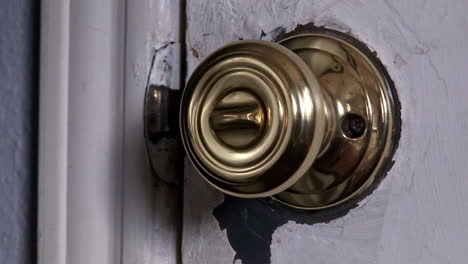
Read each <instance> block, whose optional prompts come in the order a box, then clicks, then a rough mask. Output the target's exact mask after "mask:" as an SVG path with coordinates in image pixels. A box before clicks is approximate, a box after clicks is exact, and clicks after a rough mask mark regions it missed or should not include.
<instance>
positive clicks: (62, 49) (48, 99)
mask: <svg viewBox="0 0 468 264" xmlns="http://www.w3.org/2000/svg"><path fill="white" fill-rule="evenodd" d="M69 6H70V2H69V1H61V0H45V1H43V2H42V6H41V52H40V71H41V73H40V87H41V90H40V93H39V94H40V99H39V100H40V105H39V106H40V108H39V162H38V163H39V168H38V170H39V181H38V194H39V196H38V263H40V264H45V263H48V264H59V263H66V238H67V237H66V231H67V230H66V229H67V166H68V165H67V164H68V162H67V157H68V155H67V134H68V89H67V88H66V87H68V64H69V58H68V57H69V56H68V50H69V41H68V32H69V21H70V12H69V11H70V10H69ZM64 87H65V88H64Z"/></svg>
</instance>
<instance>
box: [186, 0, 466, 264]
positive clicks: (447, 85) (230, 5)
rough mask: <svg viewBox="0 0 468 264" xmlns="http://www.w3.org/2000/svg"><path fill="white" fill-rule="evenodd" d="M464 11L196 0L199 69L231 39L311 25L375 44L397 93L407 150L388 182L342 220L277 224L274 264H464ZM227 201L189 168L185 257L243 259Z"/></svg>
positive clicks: (429, 2)
mask: <svg viewBox="0 0 468 264" xmlns="http://www.w3.org/2000/svg"><path fill="white" fill-rule="evenodd" d="M466 10H468V2H467V1H463V0H451V1H437V0H415V1H406V0H392V1H390V0H376V1H371V0H367V1H365V0H348V1H339V0H325V1H323V0H322V1H318V0H312V1H311V0H290V1H268V0H257V1H241V0H229V1H225V0H214V1H213V0H188V1H187V16H188V17H187V19H188V20H187V25H188V28H187V54H188V71H189V73H190V72H191V71H192V70H193V69H194V67H195V66H196V65H197V64H198V63H199V61H200V60H201V59H203V58H204V57H205V56H206V55H208V54H209V53H210V52H211V51H213V50H215V49H216V48H218V47H220V46H221V45H223V44H225V43H228V42H230V41H234V40H237V39H239V38H243V39H258V38H260V36H261V35H262V32H263V33H265V34H266V35H267V38H268V37H269V35H271V34H275V32H277V31H275V29H278V28H285V29H286V31H290V30H292V29H294V28H295V27H296V26H297V25H298V24H305V23H310V22H313V23H315V24H316V25H318V26H322V25H323V26H326V27H329V28H334V29H338V30H340V31H344V32H348V33H350V34H352V35H353V36H355V37H357V38H358V39H360V40H362V41H363V42H365V43H366V44H368V45H369V47H370V48H371V49H373V50H375V51H376V52H377V53H378V56H379V58H380V59H381V61H382V62H383V64H384V65H385V66H386V68H387V70H388V72H389V74H390V76H391V77H392V79H393V80H394V81H395V85H396V88H397V91H398V93H399V98H400V101H401V105H402V122H403V124H402V135H401V141H400V147H399V149H398V150H397V152H396V155H395V157H394V159H395V165H394V166H393V168H392V169H391V171H390V172H389V173H388V176H387V177H386V178H385V180H384V181H383V183H382V184H381V185H380V187H379V188H378V189H377V190H376V191H375V192H374V193H372V194H371V195H370V196H368V197H367V198H366V199H365V200H363V201H362V202H361V203H360V204H359V205H358V207H357V208H354V209H352V210H351V211H349V212H348V213H347V214H346V215H344V216H342V217H338V218H336V219H334V220H331V221H327V222H322V223H315V224H307V223H298V222H297V221H295V220H291V221H289V222H287V223H285V224H284V225H281V226H280V227H278V228H277V229H276V230H275V231H274V233H273V236H272V241H271V245H270V253H271V258H270V261H271V263H275V264H284V263H291V264H292V263H297V264H302V263H330V264H338V263H360V264H370V263H379V264H387V263H388V264H390V263H415V264H416V263H421V264H423V263H424V264H428V263H434V264H439V263H460V264H461V263H466V252H468V239H467V237H468V227H467V226H466V223H467V222H468V202H467V201H468V191H467V189H468V180H467V178H466V176H467V170H468V162H467V154H466V153H467V146H468V132H467V129H468V119H467V115H468V104H467V103H466V101H467V98H468V89H467V85H468V80H467V77H466V74H465V71H466V69H468V51H467V50H466V46H467V44H468V16H466ZM222 202H223V196H222V195H220V194H219V193H217V192H216V191H214V190H212V189H211V188H209V187H207V186H206V185H205V183H203V182H201V180H200V177H199V176H198V175H197V174H196V173H195V172H194V171H191V170H190V169H188V173H187V181H186V185H185V206H184V210H185V211H184V217H185V218H184V241H183V259H184V263H232V262H233V261H234V256H235V255H236V254H237V256H239V251H236V250H235V249H233V248H232V245H231V244H230V242H232V240H231V239H230V238H229V236H230V229H229V228H227V229H224V228H225V227H224V228H221V229H220V228H219V227H220V226H219V223H218V222H217V219H216V217H215V216H213V210H214V209H215V208H216V207H217V206H218V205H219V204H221V203H222ZM241 212H242V210H240V211H239V212H237V213H239V214H240V213H241ZM247 218H248V217H246V218H245V219H247ZM239 225H241V223H239ZM236 231H239V230H236ZM231 232H232V231H231ZM246 242H248V241H246ZM236 261H237V262H236V263H241V262H242V263H244V264H248V263H253V262H252V261H251V260H249V259H237V260H236ZM257 264H263V263H257Z"/></svg>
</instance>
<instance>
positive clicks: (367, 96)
mask: <svg viewBox="0 0 468 264" xmlns="http://www.w3.org/2000/svg"><path fill="white" fill-rule="evenodd" d="M153 89H154V87H153ZM149 90H151V89H149ZM148 94H150V95H151V93H150V92H147V99H146V107H145V124H146V130H147V142H148V146H150V147H151V145H154V144H156V143H155V142H158V140H159V138H157V136H156V140H155V139H154V138H153V139H151V138H150V137H149V136H148V135H149V134H148V130H149V129H150V128H151V129H153V130H154V126H151V125H152V122H157V123H158V124H161V122H162V123H164V122H167V123H169V121H168V120H166V121H164V120H155V117H154V113H155V111H157V109H159V108H161V105H160V103H159V104H158V103H157V102H156V101H155V100H154V98H153V97H154V96H149V95H148ZM394 96H395V94H394V91H393V89H392V87H391V85H390V81H389V79H388V78H387V74H386V73H385V71H384V69H383V67H381V66H380V64H379V63H378V62H376V61H375V60H374V59H373V58H372V57H371V56H369V54H368V53H366V52H365V51H363V50H362V48H360V47H359V46H356V45H355V43H354V42H352V41H350V40H348V39H346V38H343V37H341V35H333V34H326V33H314V34H301V35H295V36H291V37H288V38H286V39H283V40H281V41H279V42H277V43H274V42H267V41H258V40H241V41H236V42H233V43H230V44H227V45H226V46H224V47H222V48H220V49H218V50H217V51H215V52H214V53H212V54H211V55H209V56H208V57H207V58H206V59H205V60H203V61H202V62H201V63H200V65H199V66H198V67H197V68H196V69H195V71H194V72H193V73H192V75H191V77H190V78H189V80H188V82H187V85H186V87H185V89H184V91H183V94H182V98H181V99H180V111H179V126H180V140H181V141H182V144H183V146H184V149H185V151H186V154H187V156H188V157H189V159H190V160H191V162H192V164H193V165H194V167H195V168H196V169H197V171H198V172H199V174H200V175H201V176H202V177H203V178H204V179H205V180H206V181H207V182H208V183H209V184H210V185H212V186H213V187H215V188H216V189H218V190H220V191H222V192H224V193H227V194H230V195H233V196H238V197H245V198H257V197H268V196H272V197H273V198H274V199H275V200H277V201H279V202H281V203H283V204H286V205H288V206H291V207H295V208H300V209H320V208H326V207H330V206H333V205H337V204H340V203H342V202H344V201H346V200H348V199H350V198H351V197H354V196H355V195H357V194H359V193H362V192H363V191H364V190H365V189H367V188H368V187H369V186H370V184H371V183H372V182H374V181H376V179H378V178H379V176H380V174H381V173H382V170H383V168H385V166H386V165H387V164H388V163H389V161H390V159H391V154H392V153H393V151H394V147H395V144H396V140H397V139H396V136H397V133H396V131H397V122H398V120H399V119H398V116H397V111H398V110H397V109H395V103H394ZM177 100H179V99H177ZM158 107H159V108H158ZM151 113H153V115H151ZM166 118H167V119H170V118H169V117H166ZM156 119H157V118H156ZM159 119H164V117H161V116H159ZM172 119H174V118H172ZM172 129H174V126H173V128H172ZM150 158H152V159H153V165H154V166H157V161H156V160H154V158H153V157H152V156H151V155H150Z"/></svg>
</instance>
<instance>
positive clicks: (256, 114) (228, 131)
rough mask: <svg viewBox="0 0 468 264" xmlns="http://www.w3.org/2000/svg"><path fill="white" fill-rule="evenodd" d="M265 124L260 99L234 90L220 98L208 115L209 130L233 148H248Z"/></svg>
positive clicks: (258, 136) (261, 131)
mask: <svg viewBox="0 0 468 264" xmlns="http://www.w3.org/2000/svg"><path fill="white" fill-rule="evenodd" d="M264 125H265V113H264V110H263V107H262V105H261V104H260V101H259V100H258V99H257V98H256V97H255V96H254V95H252V94H251V93H249V92H245V91H234V92H232V93H229V94H228V95H226V96H225V97H224V98H222V99H221V100H220V101H219V102H218V103H217V104H216V106H215V108H214V109H213V112H212V113H211V117H210V126H211V130H212V131H213V132H214V134H215V135H216V137H217V138H218V139H219V140H220V141H221V142H222V143H224V144H226V145H228V146H230V147H233V148H238V149H242V148H244V149H245V148H248V147H249V146H252V144H253V143H255V141H257V140H258V139H259V138H260V137H261V135H262V133H263V128H264Z"/></svg>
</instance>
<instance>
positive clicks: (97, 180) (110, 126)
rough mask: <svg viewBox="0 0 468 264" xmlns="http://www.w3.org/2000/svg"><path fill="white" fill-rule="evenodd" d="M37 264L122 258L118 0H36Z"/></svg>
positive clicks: (121, 22)
mask: <svg viewBox="0 0 468 264" xmlns="http://www.w3.org/2000/svg"><path fill="white" fill-rule="evenodd" d="M41 19H42V28H41V82H40V85H41V92H40V94H41V98H40V140H39V141H40V149H39V216H38V218H39V219H38V221H39V226H38V229H39V243H38V257H39V259H38V262H39V263H41V264H50V263H52V264H54V263H68V264H74V263H99V264H106V263H109V264H114V263H119V262H120V261H121V259H120V257H121V225H122V223H121V219H122V215H121V213H122V210H121V209H122V201H121V188H122V184H121V182H122V173H121V171H122V147H123V146H122V143H123V141H122V139H123V118H122V116H123V70H124V64H123V62H124V49H123V48H124V38H123V37H124V32H125V30H124V29H125V2H124V1H111V0H106V1H93V0H86V1H73V2H70V1H56V0H46V1H43V2H42V15H41Z"/></svg>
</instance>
